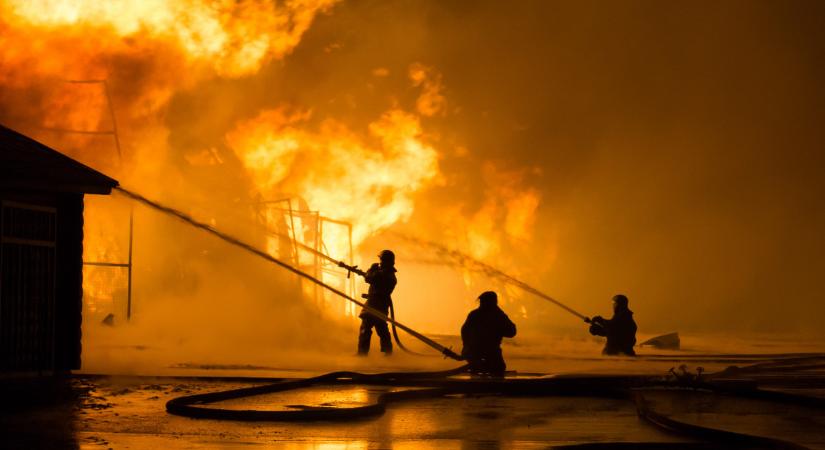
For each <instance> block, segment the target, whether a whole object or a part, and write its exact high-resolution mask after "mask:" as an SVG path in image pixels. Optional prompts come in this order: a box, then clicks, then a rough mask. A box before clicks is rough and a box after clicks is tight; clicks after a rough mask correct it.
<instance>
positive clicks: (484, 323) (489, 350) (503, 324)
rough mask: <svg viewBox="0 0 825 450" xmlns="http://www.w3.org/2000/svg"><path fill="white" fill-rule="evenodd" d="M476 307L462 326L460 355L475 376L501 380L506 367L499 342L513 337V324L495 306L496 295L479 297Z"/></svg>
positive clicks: (514, 326) (486, 293) (486, 294)
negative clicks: (499, 378)
mask: <svg viewBox="0 0 825 450" xmlns="http://www.w3.org/2000/svg"><path fill="white" fill-rule="evenodd" d="M478 302H479V306H478V308H476V309H474V310H473V311H470V314H468V315H467V320H466V321H465V322H464V325H463V326H462V327H461V341H462V343H463V344H464V347H463V349H462V350H461V356H462V357H464V359H466V360H467V363H468V364H469V365H470V372H471V373H473V374H476V375H487V376H494V377H503V376H504V370H505V369H506V368H507V365H506V364H505V363H504V357H503V356H502V355H501V339H502V338H505V337H508V338H511V337H513V336H515V335H516V325H515V324H514V323H513V322H512V321H510V318H509V317H507V314H505V313H504V311H502V310H501V308H499V307H498V296H497V295H496V293H495V292H493V291H487V292H484V293H482V294H481V295H479V296H478Z"/></svg>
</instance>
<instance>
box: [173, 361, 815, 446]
mask: <svg viewBox="0 0 825 450" xmlns="http://www.w3.org/2000/svg"><path fill="white" fill-rule="evenodd" d="M822 361H825V358H823V357H822V356H821V355H820V356H816V357H809V358H794V359H792V360H788V361H784V362H769V363H760V364H754V365H751V366H746V367H743V368H729V369H726V370H725V371H722V372H718V373H715V374H709V375H707V376H706V377H704V378H702V379H696V380H692V381H684V380H681V381H679V380H664V379H663V378H662V377H651V376H603V375H592V376H588V375H583V376H559V377H545V378H499V379H496V378H465V377H462V378H456V377H454V376H455V375H460V374H463V373H466V371H467V366H466V365H464V366H461V367H457V368H455V369H451V370H446V371H438V372H391V373H380V374H363V373H358V372H345V371H344V372H332V373H328V374H325V375H321V376H318V377H313V378H305V379H298V380H287V381H281V382H276V383H271V384H266V385H262V386H254V387H249V388H241V389H233V390H227V391H219V392H210V393H205V394H196V395H189V396H183V397H177V398H174V399H172V400H170V401H169V402H168V403H167V404H166V410H167V411H168V412H169V413H171V414H176V415H180V416H186V417H193V418H202V419H217V420H237V421H280V422H283V421H294V422H304V421H329V420H355V419H363V418H368V417H375V416H379V415H381V414H383V413H384V411H385V410H386V408H387V405H389V404H391V403H394V402H400V401H405V400H412V399H422V398H436V397H443V396H445V395H448V394H475V395H479V394H497V395H511V396H586V397H608V398H626V399H628V400H631V401H633V403H634V404H635V407H636V410H637V412H638V414H639V417H641V418H642V419H643V420H645V421H646V422H647V423H650V424H652V425H654V426H656V427H657V428H659V429H661V430H663V431H666V432H668V433H675V434H678V435H682V436H685V437H688V438H692V439H697V440H700V441H703V442H706V443H709V444H713V445H716V444H721V445H723V446H724V447H723V448H764V449H794V450H797V449H804V448H805V447H802V446H799V445H797V444H794V443H792V442H787V441H783V440H779V439H774V438H767V437H761V436H753V435H748V434H742V433H735V432H730V431H724V430H717V429H713V428H708V427H702V426H697V425H692V424H688V423H685V422H680V421H677V420H674V419H672V418H669V417H667V416H665V415H663V414H660V413H657V412H656V411H654V410H652V409H651V407H650V405H649V403H648V402H647V399H646V398H645V396H644V392H645V391H646V390H649V389H667V388H679V389H686V388H687V389H694V390H699V391H702V392H714V393H719V394H722V395H731V396H738V397H746V398H752V399H760V400H766V401H773V402H783V403H790V404H795V405H804V406H808V407H815V408H825V399H822V398H817V397H809V396H800V395H794V394H787V393H780V392H775V391H766V390H762V389H759V388H758V387H757V386H755V383H753V382H749V381H747V380H741V379H739V380H730V379H728V380H726V379H724V378H723V377H724V376H725V375H730V374H732V373H742V372H744V373H753V372H755V371H759V370H766V369H767V370H773V369H780V370H783V369H789V368H790V367H791V366H796V367H798V368H800V369H802V370H805V368H807V367H820V366H821V364H819V363H821V362H822ZM365 384H367V385H385V386H397V387H406V388H409V389H406V390H401V391H392V392H384V393H382V394H380V395H379V396H378V398H377V399H376V401H375V403H372V404H368V405H362V406H356V407H325V406H300V407H294V406H293V408H295V409H294V410H287V411H283V410H282V411H266V410H240V409H223V408H213V407H209V406H208V404H210V403H215V402H219V401H225V400H232V399H239V398H244V397H251V396H256V395H262V394H271V393H275V392H284V391H288V390H294V389H302V388H308V387H313V386H338V385H365ZM668 445H671V444H668ZM668 445H666V446H665V448H666V447H667V446H668ZM673 445H675V444H673ZM570 448H576V447H570ZM581 448H589V447H586V446H585V447H581ZM673 448H680V446H679V445H676V446H675V447H673ZM692 448H697V447H692ZM704 448H717V447H704Z"/></svg>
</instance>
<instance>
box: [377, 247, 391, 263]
mask: <svg viewBox="0 0 825 450" xmlns="http://www.w3.org/2000/svg"><path fill="white" fill-rule="evenodd" d="M378 259H380V260H381V262H383V263H386V264H389V265H391V266H394V265H395V253H393V252H392V250H381V253H379V254H378Z"/></svg>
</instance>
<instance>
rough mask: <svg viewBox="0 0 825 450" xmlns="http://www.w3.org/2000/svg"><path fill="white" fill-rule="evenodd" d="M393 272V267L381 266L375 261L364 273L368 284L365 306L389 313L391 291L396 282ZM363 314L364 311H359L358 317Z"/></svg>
mask: <svg viewBox="0 0 825 450" xmlns="http://www.w3.org/2000/svg"><path fill="white" fill-rule="evenodd" d="M395 272H396V270H395V267H381V265H380V264H377V263H376V264H373V265H372V267H370V268H369V270H367V272H366V273H365V274H364V280H366V282H367V284H369V285H370V287H369V290H368V291H367V306H369V307H371V308H375V309H377V310H378V311H380V312H382V313H384V314H385V315H387V314H389V309H390V304H392V297H391V295H392V291H393V290H394V289H395V285H396V284H397V283H398V279H396V277H395ZM364 314H366V311H361V314H360V317H364Z"/></svg>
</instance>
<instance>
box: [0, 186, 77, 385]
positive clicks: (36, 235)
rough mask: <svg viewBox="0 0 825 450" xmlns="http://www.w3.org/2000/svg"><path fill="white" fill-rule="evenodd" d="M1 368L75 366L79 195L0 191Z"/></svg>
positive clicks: (40, 369) (45, 369)
mask: <svg viewBox="0 0 825 450" xmlns="http://www.w3.org/2000/svg"><path fill="white" fill-rule="evenodd" d="M0 200H2V241H0V371H5V372H33V371H34V372H60V371H66V370H72V369H79V368H80V352H81V348H80V333H81V331H80V326H81V320H82V319H81V313H82V298H83V291H82V276H83V273H82V268H83V266H82V257H83V194H80V193H42V192H40V193H38V192H26V191H0Z"/></svg>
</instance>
